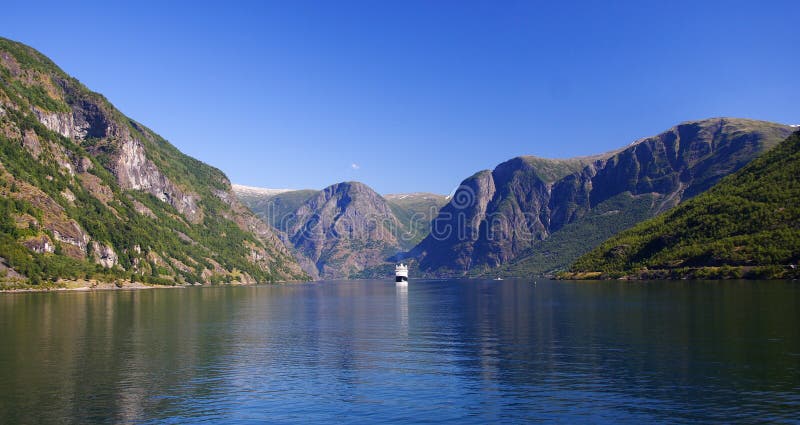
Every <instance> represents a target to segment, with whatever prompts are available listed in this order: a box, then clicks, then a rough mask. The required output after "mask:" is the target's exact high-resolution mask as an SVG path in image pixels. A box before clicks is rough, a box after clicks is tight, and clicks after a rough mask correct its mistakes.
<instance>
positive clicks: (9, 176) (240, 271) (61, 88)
mask: <svg viewBox="0 0 800 425" xmlns="http://www.w3.org/2000/svg"><path fill="white" fill-rule="evenodd" d="M305 277H306V276H305V275H304V274H303V273H302V271H301V270H300V268H299V265H297V263H296V262H295V260H294V259H293V258H292V256H291V255H290V253H289V252H288V250H287V249H286V248H285V247H284V246H283V245H282V244H281V242H280V241H279V240H278V239H277V237H276V236H275V235H273V234H272V233H271V231H270V229H269V228H268V227H267V226H264V225H263V223H261V222H260V221H259V220H258V219H257V218H256V217H255V216H254V215H252V213H250V212H249V211H248V210H247V209H246V208H245V207H244V206H243V205H241V204H240V203H239V202H238V200H237V199H236V198H235V196H234V195H233V193H232V192H231V186H230V182H229V181H228V179H227V177H226V176H225V175H224V174H223V173H222V172H221V171H220V170H218V169H216V168H214V167H211V166H209V165H206V164H204V163H202V162H200V161H198V160H196V159H194V158H191V157H189V156H186V155H184V154H183V153H181V152H180V151H178V150H177V149H176V148H175V147H174V146H172V145H171V144H170V143H168V142H167V141H166V140H164V139H162V138H161V137H159V136H158V135H157V134H155V133H154V132H152V131H151V130H149V129H147V128H146V127H144V126H142V125H141V124H139V123H137V122H135V121H133V120H131V119H129V118H127V117H126V116H124V115H123V114H122V113H121V112H120V111H118V110H117V109H116V108H114V106H113V105H111V104H110V103H109V102H108V101H107V100H106V99H105V98H104V97H103V96H101V95H99V94H97V93H93V92H91V91H90V90H88V89H87V88H86V87H85V86H84V85H83V84H81V83H80V82H79V81H77V80H76V79H74V78H72V77H70V76H68V75H67V74H65V73H64V72H63V71H62V70H61V69H59V68H58V67H57V66H56V65H55V64H54V63H53V62H52V61H50V60H49V59H47V58H46V57H44V56H43V55H41V54H40V53H38V52H36V51H35V50H33V49H32V48H30V47H28V46H25V45H23V44H20V43H16V42H13V41H11V40H7V39H3V38H0V279H2V280H6V281H12V282H14V283H15V284H39V283H40V282H43V281H56V280H58V279H97V280H116V281H144V282H149V283H160V284H180V283H192V282H206V283H208V282H225V281H249V282H253V281H259V282H263V281H271V280H290V279H303V278H305Z"/></svg>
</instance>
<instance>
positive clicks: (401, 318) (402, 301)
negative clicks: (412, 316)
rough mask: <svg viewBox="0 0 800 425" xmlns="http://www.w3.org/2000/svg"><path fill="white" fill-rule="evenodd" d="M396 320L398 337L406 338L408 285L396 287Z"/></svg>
mask: <svg viewBox="0 0 800 425" xmlns="http://www.w3.org/2000/svg"><path fill="white" fill-rule="evenodd" d="M395 288H396V289H395V290H396V292H397V318H398V324H399V325H400V336H402V337H408V284H403V285H396V287H395Z"/></svg>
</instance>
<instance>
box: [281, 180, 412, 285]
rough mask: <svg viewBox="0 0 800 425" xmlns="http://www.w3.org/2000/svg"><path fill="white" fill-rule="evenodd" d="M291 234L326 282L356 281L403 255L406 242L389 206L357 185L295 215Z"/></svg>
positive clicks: (309, 203) (324, 195)
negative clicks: (368, 270)
mask: <svg viewBox="0 0 800 425" xmlns="http://www.w3.org/2000/svg"><path fill="white" fill-rule="evenodd" d="M295 217H296V221H295V222H294V223H293V224H291V225H290V226H289V228H288V229H287V230H288V231H287V233H288V235H289V240H290V241H291V243H292V245H293V246H294V247H295V250H296V252H297V253H298V254H299V255H301V256H303V257H305V258H308V259H310V260H311V262H313V264H314V265H315V267H316V269H317V271H318V273H319V276H320V277H322V278H326V279H336V278H346V277H354V276H356V275H358V274H359V273H361V272H363V271H364V270H365V269H369V268H371V267H375V266H379V265H381V264H384V263H385V262H386V258H388V257H390V256H392V255H395V254H397V253H398V252H401V251H403V250H404V242H405V240H406V238H407V236H406V235H405V234H404V226H403V224H402V223H401V222H400V221H399V220H398V219H397V217H396V216H395V215H394V212H393V211H392V208H391V206H390V205H389V204H388V203H387V202H386V200H385V199H384V198H383V197H382V196H380V195H378V194H377V193H376V192H375V191H373V190H372V189H370V188H369V187H368V186H367V185H365V184H363V183H358V182H344V183H338V184H334V185H332V186H329V187H327V188H325V189H323V190H322V191H320V192H319V193H317V194H316V195H314V196H312V197H311V198H310V199H308V200H306V202H305V203H303V205H301V206H300V207H299V208H298V209H297V210H296V211H295Z"/></svg>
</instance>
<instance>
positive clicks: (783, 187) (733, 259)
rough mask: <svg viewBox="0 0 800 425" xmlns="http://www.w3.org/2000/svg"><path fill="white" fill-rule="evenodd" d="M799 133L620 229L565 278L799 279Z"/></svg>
mask: <svg viewBox="0 0 800 425" xmlns="http://www.w3.org/2000/svg"><path fill="white" fill-rule="evenodd" d="M799 261H800V132H798V133H794V134H793V135H791V136H790V137H789V138H788V139H786V140H785V141H784V142H782V143H781V144H779V145H778V146H777V147H775V148H773V149H772V150H770V151H768V152H767V153H765V154H763V155H762V156H760V157H759V158H757V159H755V160H753V161H752V162H751V163H750V164H748V165H747V166H745V167H744V168H742V169H741V170H739V171H738V172H737V173H735V174H733V175H731V176H729V177H727V178H725V179H723V180H722V181H721V182H720V183H719V184H717V185H716V186H714V187H713V188H711V189H710V190H709V191H708V192H705V193H703V194H701V195H699V196H697V197H695V198H693V199H691V200H689V201H687V202H685V203H683V204H681V205H679V206H677V207H675V208H673V209H671V210H669V211H667V212H666V213H663V214H661V215H659V216H657V217H655V218H653V219H651V220H648V221H645V222H643V223H640V224H639V225H637V226H635V227H633V228H631V229H629V230H627V231H624V232H622V233H620V234H619V235H617V236H615V237H613V238H611V239H609V240H608V241H606V242H604V243H603V244H601V245H600V246H599V247H598V248H596V249H595V250H593V251H591V252H590V253H588V254H587V255H584V256H583V257H581V258H580V259H578V260H577V261H576V262H575V264H574V265H573V266H572V267H571V272H570V273H566V274H565V275H564V276H565V277H570V278H589V277H592V278H593V277H621V276H631V277H671V278H678V277H698V278H703V277H714V278H717V277H720V278H737V277H752V278H787V277H797V276H798V271H797V268H796V265H797V263H798V262H799Z"/></svg>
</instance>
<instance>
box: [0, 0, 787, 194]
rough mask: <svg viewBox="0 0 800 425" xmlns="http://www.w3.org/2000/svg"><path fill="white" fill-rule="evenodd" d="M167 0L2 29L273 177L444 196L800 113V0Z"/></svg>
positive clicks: (259, 174) (193, 139)
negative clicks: (524, 166) (515, 160)
mask: <svg viewBox="0 0 800 425" xmlns="http://www.w3.org/2000/svg"><path fill="white" fill-rule="evenodd" d="M114 3H120V4H114ZM161 3H162V2H146V1H136V2H108V1H103V2H64V1H58V2H48V1H36V2H34V1H15V0H12V1H10V2H9V1H5V2H4V3H3V6H2V7H1V8H0V9H1V13H0V35H2V36H5V37H8V38H11V39H14V40H17V41H21V42H23V43H26V44H29V45H31V46H33V47H35V48H37V49H39V50H40V51H42V52H43V53H44V54H46V55H48V56H50V57H51V58H52V59H53V60H54V61H55V62H56V63H57V64H59V65H60V66H61V67H62V68H63V69H64V70H65V71H67V72H68V73H70V74H72V75H73V76H75V77H76V78H78V79H79V80H81V81H82V82H83V83H85V84H86V85H87V86H88V87H89V88H91V89H93V90H95V91H98V92H100V93H103V94H104V95H106V96H107V97H108V99H110V100H111V101H112V102H113V103H114V104H115V105H116V106H117V107H118V108H119V109H121V110H122V111H123V112H124V113H125V114H127V115H129V116H130V117H132V118H134V119H136V120H137V121H140V122H142V123H144V124H145V125H147V126H149V127H151V128H152V129H154V130H155V131H156V132H158V133H159V134H161V135H162V136H164V137H165V138H167V139H168V140H170V141H171V142H172V143H173V144H175V145H176V146H177V147H178V148H179V149H181V150H182V151H184V152H186V153H188V154H189V155H192V156H194V157H196V158H199V159H201V160H203V161H205V162H207V163H209V164H212V165H214V166H216V167H219V168H220V169H222V170H223V171H225V172H226V173H227V174H228V176H229V177H230V178H231V180H232V181H234V182H237V183H242V184H248V185H255V186H264V187H273V188H282V187H289V188H322V187H324V186H327V185H328V184H332V183H335V182H338V181H343V180H359V181H363V182H365V183H367V184H369V185H371V186H372V187H374V188H375V189H376V190H378V191H379V192H381V193H394V192H410V191H431V192H438V193H447V192H449V191H450V190H451V189H452V188H453V187H455V186H456V185H457V184H458V183H459V182H460V181H461V180H462V179H464V178H465V177H468V176H469V175H471V174H472V173H474V172H476V171H478V170H481V169H486V168H493V167H494V166H495V165H496V164H497V163H499V162H502V161H504V160H506V159H509V158H511V157H514V156H517V155H522V154H530V155H537V156H543V157H550V158H560V157H569V156H576V155H587V154H593V153H599V152H603V151H607V150H610V149H614V148H617V147H620V146H622V145H625V144H627V143H630V142H631V141H633V140H634V139H636V138H639V137H642V136H647V135H652V134H657V133H658V132H660V131H662V130H665V129H667V128H669V127H670V126H672V125H674V124H676V123H678V122H681V121H686V120H692V119H700V118H708V117H714V116H736V117H747V118H757V119H764V120H770V121H777V122H784V123H789V124H793V123H797V122H800V107H798V99H800V78H798V75H800V30H798V21H797V17H798V16H800V2H797V1H782V2H769V1H759V2H755V1H746V2H739V1H724V2H694V1H693V2H678V1H657V2H656V1H652V2H650V1H630V2H587V3H582V4H578V3H576V4H572V5H556V4H555V3H565V2H541V3H539V2H533V1H509V2H501V1H485V2H466V1H452V2H446V1H418V2H417V1H409V0H403V1H397V2H393V3H390V2H388V1H364V2H348V1H344V0H342V1H338V0H337V1H314V2H302V1H280V2H277V1H276V2H250V3H247V2H213V3H209V4H203V3H202V2H186V3H183V4H177V3H175V4H174V5H172V6H165V5H163V4H161ZM228 3H231V5H229V4H228ZM233 3H235V5H234V4H233ZM262 3H263V4H262ZM606 3H613V4H611V5H607V4H606Z"/></svg>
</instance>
